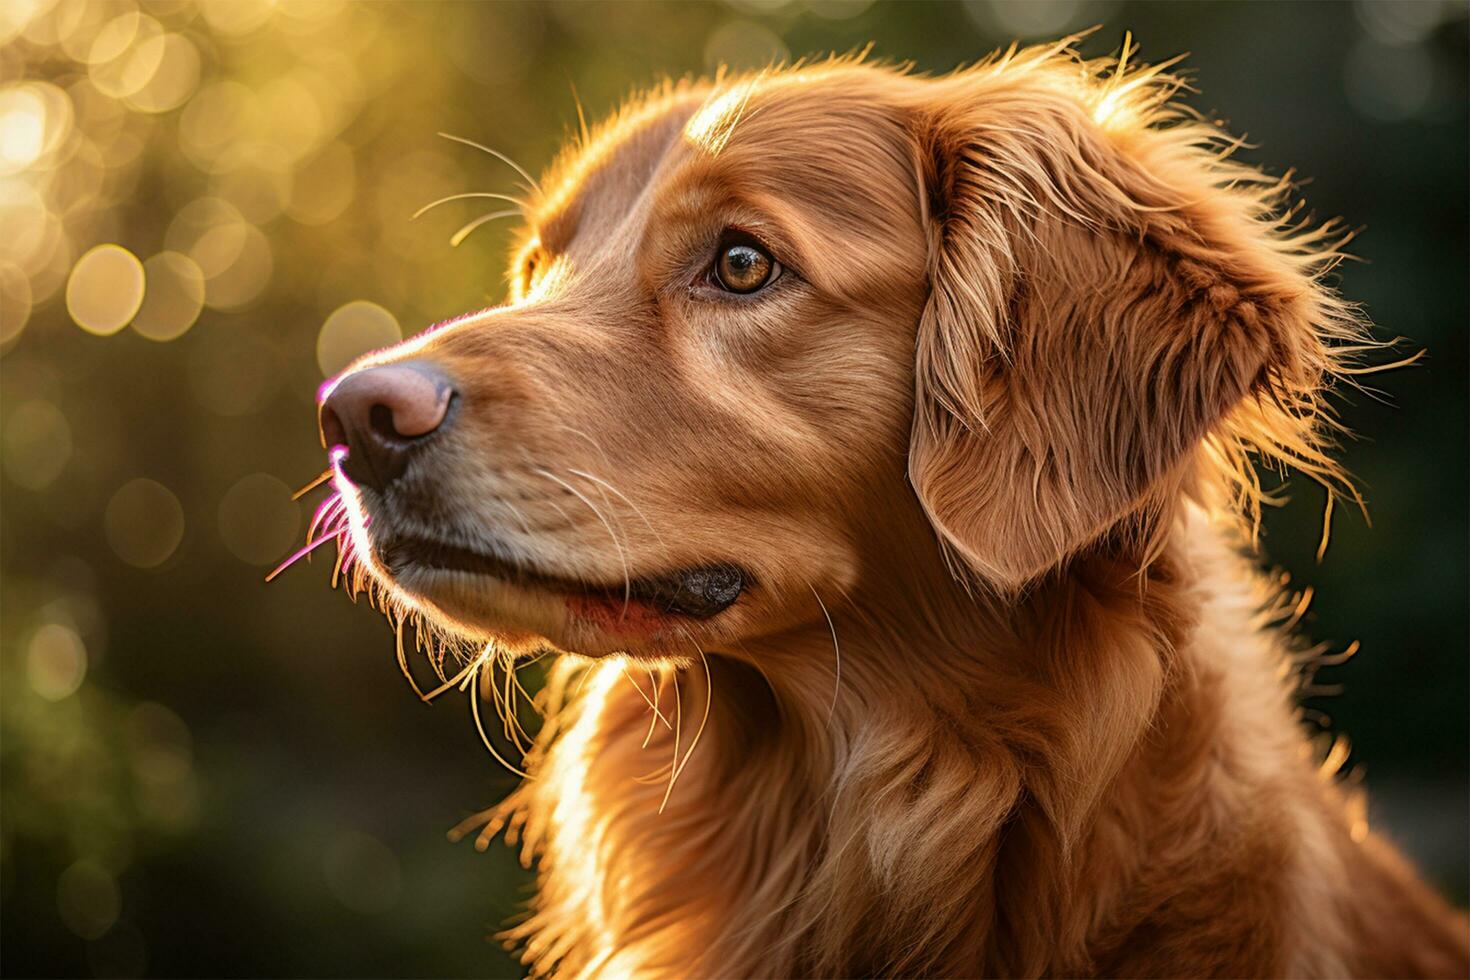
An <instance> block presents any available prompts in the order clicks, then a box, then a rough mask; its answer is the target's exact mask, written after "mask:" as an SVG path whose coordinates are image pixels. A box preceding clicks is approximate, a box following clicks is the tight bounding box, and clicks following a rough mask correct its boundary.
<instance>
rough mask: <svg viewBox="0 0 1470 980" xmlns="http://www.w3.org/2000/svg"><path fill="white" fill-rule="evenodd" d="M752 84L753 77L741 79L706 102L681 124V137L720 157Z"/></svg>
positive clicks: (752, 90) (742, 109)
mask: <svg viewBox="0 0 1470 980" xmlns="http://www.w3.org/2000/svg"><path fill="white" fill-rule="evenodd" d="M755 85H756V81H755V80H751V81H747V82H742V83H740V84H739V85H735V86H732V87H731V88H730V89H729V90H727V91H725V92H722V93H720V94H719V95H717V96H715V97H714V98H713V99H711V100H710V101H708V102H706V103H705V104H704V106H703V108H701V109H700V110H699V111H698V112H696V113H695V114H694V116H693V117H692V118H691V119H690V120H689V122H688V124H687V125H686V126H685V127H684V138H685V139H686V140H688V141H689V142H690V143H692V144H694V145H695V146H697V147H699V148H700V149H702V150H704V151H705V152H706V153H708V154H709V155H710V156H719V155H720V151H721V150H723V149H724V148H725V144H726V143H728V142H730V137H731V135H733V134H734V132H735V126H736V124H737V123H739V122H740V117H741V116H742V115H743V114H744V112H745V104H746V103H747V102H749V101H750V96H751V93H752V92H754V91H755Z"/></svg>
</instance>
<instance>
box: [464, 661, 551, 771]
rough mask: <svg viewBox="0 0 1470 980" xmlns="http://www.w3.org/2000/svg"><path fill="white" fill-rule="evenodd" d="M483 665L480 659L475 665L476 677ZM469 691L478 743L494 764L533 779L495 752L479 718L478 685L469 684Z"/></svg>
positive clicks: (492, 743) (493, 745)
mask: <svg viewBox="0 0 1470 980" xmlns="http://www.w3.org/2000/svg"><path fill="white" fill-rule="evenodd" d="M485 663H486V661H485V660H484V659H483V658H482V659H481V660H479V661H478V662H477V663H476V664H475V666H474V670H475V676H476V677H478V676H479V671H480V670H482V669H483V668H484V666H485ZM469 691H470V714H471V715H472V716H473V717H474V720H475V730H476V731H478V732H479V733H480V741H481V742H484V743H485V748H486V749H488V750H489V752H490V754H491V755H492V756H494V757H495V761H496V762H498V763H500V764H501V765H502V766H504V767H505V768H507V769H509V770H510V771H511V772H513V773H515V774H516V775H517V776H520V777H521V778H522V779H535V778H536V777H535V776H532V775H531V774H530V773H528V772H526V771H525V770H523V769H521V768H520V767H518V766H514V765H512V764H511V763H510V762H509V761H508V760H507V759H506V758H505V757H504V756H502V755H501V754H500V752H499V751H497V750H496V748H495V743H494V742H492V741H491V740H490V735H489V733H488V732H486V731H485V723H484V721H483V720H482V719H481V718H480V685H479V684H478V683H475V684H470V685H469Z"/></svg>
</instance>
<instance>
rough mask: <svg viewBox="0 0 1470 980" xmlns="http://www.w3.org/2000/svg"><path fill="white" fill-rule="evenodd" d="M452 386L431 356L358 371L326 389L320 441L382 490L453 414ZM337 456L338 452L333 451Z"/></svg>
mask: <svg viewBox="0 0 1470 980" xmlns="http://www.w3.org/2000/svg"><path fill="white" fill-rule="evenodd" d="M453 397H454V386H453V385H451V384H450V383H449V379H448V378H446V377H445V376H444V374H443V373H442V372H441V371H440V370H439V369H438V368H436V367H434V366H433V365H432V364H430V363H428V362H427V361H403V362H400V363H397V364H382V365H379V366H377V367H370V368H364V369H363V370H361V371H354V372H353V373H351V374H349V375H347V376H346V377H345V378H342V379H341V380H340V381H338V382H337V384H335V385H334V386H332V387H331V389H330V390H329V391H328V392H327V394H326V397H325V398H324V399H323V400H322V403H321V408H320V410H319V412H318V413H317V421H318V423H319V424H320V426H321V435H322V445H323V446H325V447H326V448H327V449H328V450H329V451H332V452H334V453H340V449H339V448H338V447H346V450H347V454H346V456H345V457H341V466H342V471H343V472H344V473H346V474H347V476H348V478H349V479H351V480H352V481H353V482H354V483H357V484H360V485H362V486H368V487H372V488H373V489H375V490H382V489H383V488H384V487H386V486H387V485H388V484H390V483H392V482H393V481H394V480H396V479H398V477H400V476H402V475H403V471H404V470H405V469H407V467H408V461H409V458H410V457H412V455H413V454H414V452H416V451H417V450H418V449H419V447H420V446H422V445H423V443H424V442H425V441H426V439H427V437H428V436H429V435H431V434H433V433H434V432H437V431H438V430H439V429H440V428H441V427H442V426H443V425H444V419H445V417H446V416H448V414H449V403H450V401H451V400H452V399H453ZM334 458H335V457H334Z"/></svg>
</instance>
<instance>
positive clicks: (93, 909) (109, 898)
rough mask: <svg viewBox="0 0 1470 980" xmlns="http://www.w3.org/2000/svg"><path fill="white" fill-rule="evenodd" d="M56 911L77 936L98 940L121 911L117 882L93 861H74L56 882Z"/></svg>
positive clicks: (110, 926) (114, 921)
mask: <svg viewBox="0 0 1470 980" xmlns="http://www.w3.org/2000/svg"><path fill="white" fill-rule="evenodd" d="M56 910H57V912H58V913H60V915H61V921H62V922H63V923H64V924H65V925H66V927H67V928H68V929H70V930H71V931H72V932H73V933H74V934H76V935H77V936H80V937H81V938H83V939H89V940H91V939H101V938H102V936H103V935H104V934H106V932H107V930H109V929H111V928H112V926H113V924H114V923H116V922H117V918H118V915H119V914H120V913H121V912H122V895H121V893H120V892H119V891H118V887H117V879H116V878H114V877H113V876H112V873H111V872H110V871H108V870H107V869H106V868H104V867H102V865H100V864H97V863H95V862H93V861H88V860H81V861H78V862H76V863H75V864H73V865H72V866H71V867H69V868H67V869H66V870H65V871H63V872H62V873H61V877H60V878H59V879H57V882H56Z"/></svg>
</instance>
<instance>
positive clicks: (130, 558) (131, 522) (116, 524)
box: [102, 477, 184, 568]
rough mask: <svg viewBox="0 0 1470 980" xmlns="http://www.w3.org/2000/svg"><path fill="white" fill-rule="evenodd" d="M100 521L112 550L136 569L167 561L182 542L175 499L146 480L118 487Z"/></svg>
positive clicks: (181, 510) (180, 512)
mask: <svg viewBox="0 0 1470 980" xmlns="http://www.w3.org/2000/svg"><path fill="white" fill-rule="evenodd" d="M102 521H103V528H104V530H105V531H106V532H107V543H108V544H110V545H111V546H112V550H113V551H114V552H115V553H116V554H117V556H118V557H119V558H121V559H122V560H123V561H125V562H127V563H128V564H129V565H133V566H135V567H137V568H153V567H155V566H157V565H161V564H163V563H164V562H166V561H168V559H169V556H171V555H172V554H173V553H174V550H175V549H176V548H178V546H179V542H180V541H182V540H183V539H184V508H183V507H182V506H181V505H180V504H179V498H178V497H176V496H174V494H173V491H171V490H169V488H168V487H166V486H164V485H163V484H162V483H159V482H158V481H156V480H150V479H148V478H147V477H138V478H136V479H133V480H129V481H128V482H127V483H125V484H123V485H122V486H121V487H119V488H118V490H117V492H116V493H114V494H113V495H112V499H110V500H108V502H107V509H106V510H105V511H104V512H103V515H102Z"/></svg>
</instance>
